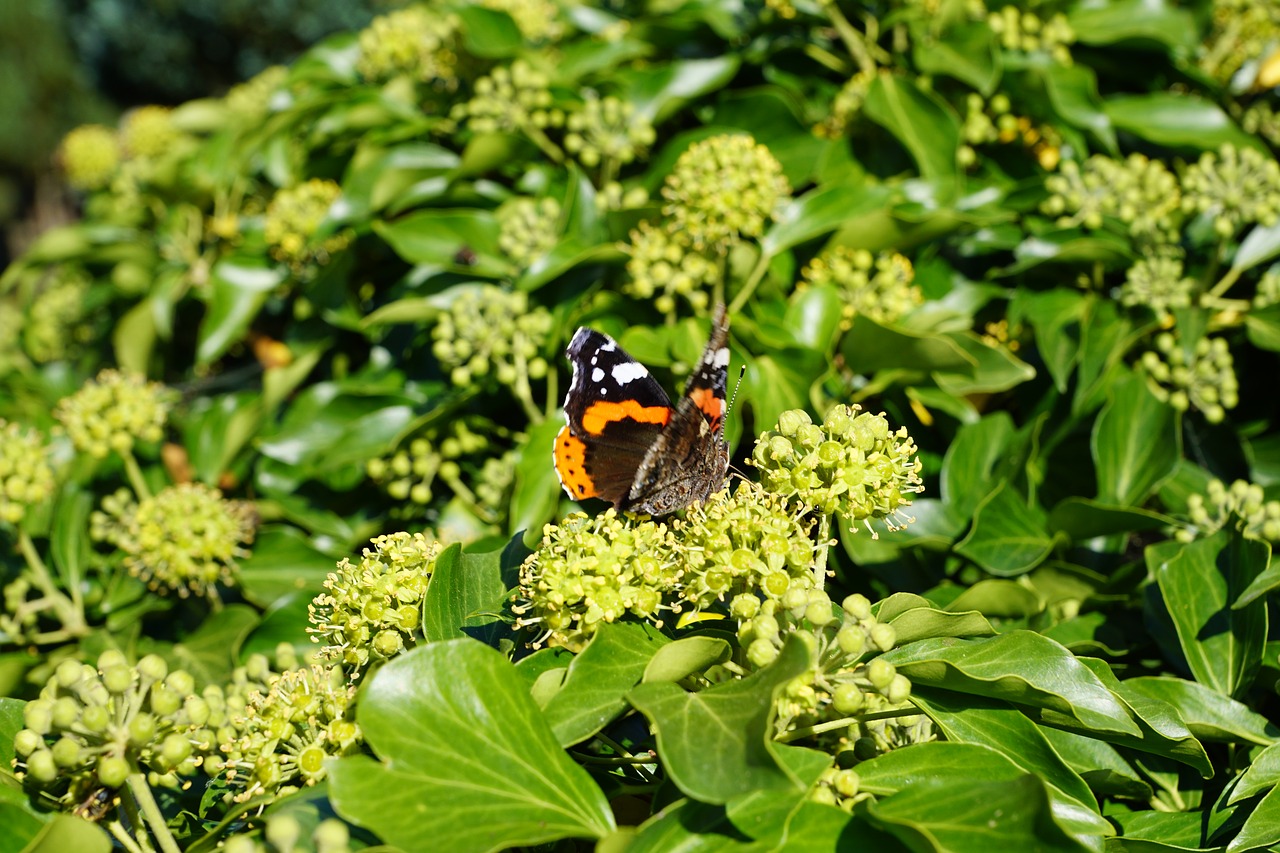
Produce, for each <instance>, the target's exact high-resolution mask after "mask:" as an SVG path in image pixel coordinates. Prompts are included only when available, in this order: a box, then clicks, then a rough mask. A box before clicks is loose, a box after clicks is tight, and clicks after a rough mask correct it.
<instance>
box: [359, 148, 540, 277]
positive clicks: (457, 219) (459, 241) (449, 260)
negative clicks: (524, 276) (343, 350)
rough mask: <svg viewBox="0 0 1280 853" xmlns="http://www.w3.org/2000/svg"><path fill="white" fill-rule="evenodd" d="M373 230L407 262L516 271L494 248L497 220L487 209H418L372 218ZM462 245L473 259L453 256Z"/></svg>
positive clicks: (468, 270)
mask: <svg viewBox="0 0 1280 853" xmlns="http://www.w3.org/2000/svg"><path fill="white" fill-rule="evenodd" d="M464 163H465V160H464ZM373 230H374V231H375V232H376V233H377V234H378V236H380V237H381V238H382V239H384V240H386V241H387V243H389V244H390V245H391V248H392V249H394V250H395V252H396V254H398V255H399V256H400V257H401V258H403V259H404V260H406V261H408V262H409V263H411V264H426V265H431V266H435V267H439V268H442V269H453V270H456V271H457V272H460V273H464V274H466V275H472V276H481V277H490V278H502V277H506V276H511V275H514V274H515V272H516V269H515V267H514V266H513V265H512V263H511V262H510V261H509V260H507V258H506V256H505V254H504V253H503V252H502V250H501V249H499V248H498V231H499V229H498V220H497V219H496V217H495V216H494V214H493V212H492V211H489V210H464V209H457V208H455V209H449V210H418V211H415V212H413V213H410V214H408V215H407V216H403V217H401V218H399V219H396V220H393V221H390V222H374V223H373ZM464 248H465V249H469V250H470V251H471V253H472V254H473V255H474V256H475V262H474V263H472V264H467V265H464V264H462V263H460V262H459V261H458V260H457V257H458V252H459V251H460V250H462V249H464Z"/></svg>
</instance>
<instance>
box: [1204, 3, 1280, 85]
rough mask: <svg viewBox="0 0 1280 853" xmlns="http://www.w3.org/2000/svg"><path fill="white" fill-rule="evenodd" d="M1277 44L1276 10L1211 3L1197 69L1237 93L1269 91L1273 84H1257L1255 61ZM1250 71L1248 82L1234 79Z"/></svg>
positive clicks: (1256, 5) (1264, 6) (1264, 5)
mask: <svg viewBox="0 0 1280 853" xmlns="http://www.w3.org/2000/svg"><path fill="white" fill-rule="evenodd" d="M1278 41H1280V9H1278V8H1276V6H1275V4H1273V3H1255V2H1252V1H1251V0H1214V2H1213V29H1212V30H1211V31H1210V33H1209V36H1208V38H1206V39H1205V42H1204V44H1203V45H1202V47H1201V52H1200V56H1199V65H1200V68H1201V69H1202V70H1203V71H1205V73H1207V74H1209V75H1210V76H1211V77H1213V78H1214V79H1216V80H1217V81H1218V82H1219V83H1221V84H1223V85H1228V84H1232V85H1233V86H1236V87H1239V88H1240V89H1248V88H1252V87H1253V86H1254V85H1257V87H1258V88H1263V89H1265V88H1271V87H1272V86H1274V85H1275V82H1274V81H1265V80H1258V79H1257V74H1258V70H1259V66H1260V65H1261V64H1262V63H1260V62H1259V60H1262V59H1265V58H1266V56H1267V55H1268V53H1269V52H1270V51H1273V50H1275V46H1276V44H1277V42H1278ZM1246 66H1248V67H1250V68H1251V70H1250V72H1249V73H1250V77H1251V78H1252V79H1248V80H1237V79H1235V78H1236V76H1237V74H1238V73H1239V72H1240V71H1241V70H1242V69H1245V68H1246Z"/></svg>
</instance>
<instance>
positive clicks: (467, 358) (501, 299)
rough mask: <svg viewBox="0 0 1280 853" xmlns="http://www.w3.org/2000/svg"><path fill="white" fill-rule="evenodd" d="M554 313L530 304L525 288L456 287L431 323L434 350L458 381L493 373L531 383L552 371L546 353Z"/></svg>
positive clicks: (510, 380) (517, 383) (461, 383)
mask: <svg viewBox="0 0 1280 853" xmlns="http://www.w3.org/2000/svg"><path fill="white" fill-rule="evenodd" d="M551 325H552V321H551V314H550V312H548V311H547V309H545V308H543V307H540V306H539V307H536V308H533V309H530V307H529V296H528V294H527V293H525V292H524V291H509V290H505V289H503V288H501V287H498V286H496V285H483V286H481V287H474V288H465V289H461V290H459V291H458V292H457V295H456V297H455V298H454V300H453V301H452V303H450V305H449V310H448V311H446V312H444V313H443V314H441V315H440V318H439V319H438V320H437V321H436V324H435V326H434V327H432V329H431V337H432V339H433V341H434V343H433V344H432V347H431V351H432V353H433V354H434V355H435V357H436V358H438V359H439V360H440V363H441V364H442V365H443V366H444V367H445V368H446V369H447V370H449V371H450V374H449V378H450V380H451V381H452V382H453V384H454V385H457V386H466V385H470V384H471V383H472V382H475V381H477V380H479V379H481V378H482V377H486V376H490V375H492V376H493V377H494V378H495V379H497V380H498V382H500V383H501V384H503V385H507V386H513V387H515V386H521V385H527V384H528V381H529V380H530V379H541V378H542V377H544V376H546V375H547V361H546V359H545V358H544V357H543V356H542V352H543V351H544V350H545V349H546V345H547V341H548V339H549V338H550V336H551Z"/></svg>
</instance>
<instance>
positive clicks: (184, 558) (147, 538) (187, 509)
mask: <svg viewBox="0 0 1280 853" xmlns="http://www.w3.org/2000/svg"><path fill="white" fill-rule="evenodd" d="M90 524H91V531H90V532H91V535H92V536H93V537H94V538H95V539H98V540H100V541H104V542H107V543H109V544H111V545H114V546H115V547H117V548H119V549H120V550H121V551H122V552H123V553H124V564H125V566H126V567H127V568H128V569H129V571H130V572H131V573H132V574H134V575H135V576H137V577H139V578H141V579H142V580H144V581H147V583H148V584H149V585H150V586H151V587H152V588H153V589H170V590H173V591H175V592H177V593H178V595H180V596H186V595H188V594H189V593H191V592H194V593H196V594H198V595H203V596H206V597H208V598H215V597H216V596H217V584H219V583H231V582H233V581H234V579H235V570H236V566H237V562H238V561H239V560H242V559H244V558H246V557H248V556H249V554H250V553H251V552H250V551H249V549H248V548H247V547H246V546H247V545H248V544H249V543H251V542H252V541H253V537H254V532H255V527H256V525H257V514H256V512H255V511H254V509H253V505H252V504H249V503H245V502H242V501H229V500H224V499H223V497H222V493H221V492H220V491H218V490H217V489H214V488H210V487H209V486H206V485H204V484H203V483H181V484H179V485H176V486H170V487H169V488H167V489H164V490H163V491H161V492H160V493H159V494H157V495H155V496H154V497H145V498H143V499H142V500H140V501H135V500H134V498H133V496H132V494H131V493H130V492H129V491H128V490H124V489H122V490H120V491H119V492H116V493H115V494H114V495H109V496H108V497H107V498H105V499H104V500H103V502H102V510H101V511H100V512H95V513H94V514H93V515H92V516H91V517H90Z"/></svg>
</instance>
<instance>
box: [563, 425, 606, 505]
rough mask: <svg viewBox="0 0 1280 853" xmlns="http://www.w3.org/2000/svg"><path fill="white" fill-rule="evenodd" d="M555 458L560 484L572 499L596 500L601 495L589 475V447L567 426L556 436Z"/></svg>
mask: <svg viewBox="0 0 1280 853" xmlns="http://www.w3.org/2000/svg"><path fill="white" fill-rule="evenodd" d="M554 456H555V460H556V474H557V475H558V476H559V477H560V484H561V485H562V486H564V488H565V491H567V492H568V493H569V496H570V497H572V498H573V499H574V500H581V499H582V498H594V497H596V496H597V495H598V494H599V493H598V492H597V491H596V485H595V483H593V482H592V481H591V477H590V476H588V475H587V468H586V459H587V446H586V445H585V444H583V442H582V439H580V438H577V437H575V436H574V435H573V433H571V432H569V428H568V427H567V426H566V427H561V428H560V432H559V433H558V434H557V435H556V450H555V454H554Z"/></svg>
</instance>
